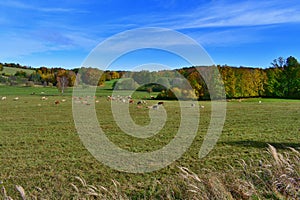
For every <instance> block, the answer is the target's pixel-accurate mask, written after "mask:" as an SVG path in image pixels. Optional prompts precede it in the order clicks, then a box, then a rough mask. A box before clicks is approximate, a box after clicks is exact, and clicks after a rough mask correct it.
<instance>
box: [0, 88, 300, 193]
mask: <svg viewBox="0 0 300 200" xmlns="http://www.w3.org/2000/svg"><path fill="white" fill-rule="evenodd" d="M110 94H111V90H110V84H107V86H106V87H103V88H99V89H98V90H97V93H96V100H98V101H99V103H97V104H95V106H96V111H97V117H98V120H99V123H100V125H101V127H102V129H103V130H104V131H105V133H106V135H107V137H108V138H109V139H110V140H111V141H112V142H114V143H116V144H118V145H119V147H121V148H123V149H126V150H129V151H132V152H147V151H153V150H156V149H160V148H162V147H163V146H164V145H166V144H167V143H168V142H169V141H170V140H171V139H172V138H173V137H174V135H175V134H176V132H177V129H178V123H179V120H180V110H179V104H178V102H177V101H164V108H165V110H166V111H167V114H168V119H167V122H166V125H165V127H164V128H163V129H162V130H161V131H160V132H159V134H157V135H155V136H153V137H151V138H147V139H138V138H134V137H132V136H129V135H126V134H124V133H123V132H122V131H121V130H120V128H118V127H117V125H116V123H115V122H114V119H113V116H112V113H111V110H110V105H111V102H110V101H107V99H106V97H107V95H110ZM124 95H125V93H124ZM150 95H156V94H149V93H147V92H141V91H140V92H135V93H134V94H133V98H134V99H135V100H139V99H142V98H149V97H150ZM2 96H6V97H7V99H6V100H3V101H0V111H1V116H0V152H1V162H0V181H1V185H2V186H5V188H6V190H7V193H8V194H10V196H12V197H13V198H16V197H18V196H19V194H18V192H17V191H16V190H15V185H21V186H22V187H23V188H24V189H25V191H26V193H27V195H28V196H30V195H32V196H36V197H38V198H46V199H62V198H63V199H70V198H75V199H76V198H78V197H79V196H80V195H79V194H78V191H79V190H80V189H78V187H80V186H79V185H80V184H79V185H78V183H80V181H81V182H82V183H81V184H82V185H84V184H85V182H84V180H86V181H87V183H86V184H85V185H87V184H90V185H94V186H97V187H98V188H99V187H103V188H107V189H108V190H111V191H114V192H113V193H114V194H115V195H116V196H114V197H116V198H118V199H120V198H122V197H124V196H126V197H128V198H130V199H156V198H170V199H183V198H187V196H186V195H187V194H186V193H187V189H186V187H185V185H184V184H185V183H184V180H183V179H182V178H180V174H182V170H181V169H186V168H187V169H189V170H191V171H193V172H194V173H196V174H199V176H200V175H201V174H206V173H207V171H211V172H222V173H225V174H226V172H228V170H232V169H237V171H238V170H239V169H240V168H241V164H240V163H241V162H245V163H252V164H253V165H257V166H258V165H259V162H260V160H261V159H262V157H264V154H265V153H266V151H267V147H268V144H271V145H272V146H274V147H276V148H277V150H278V151H279V152H284V151H286V149H287V147H292V148H295V149H299V148H300V136H299V133H300V126H299V124H300V123H299V122H300V109H299V108H300V100H288V99H266V98H264V99H261V98H255V99H243V100H242V101H239V100H231V101H229V102H227V116H226V121H225V125H224V128H223V132H222V135H221V137H220V138H219V140H218V143H217V145H216V146H215V148H214V149H213V150H212V151H211V152H210V153H209V155H208V156H206V157H205V158H203V159H201V160H200V159H199V158H198V152H199V149H200V147H201V144H202V142H203V138H204V136H205V134H206V132H207V128H208V125H209V121H210V114H211V110H210V102H209V101H199V102H198V103H199V105H202V106H203V108H201V109H200V122H199V129H198V132H197V136H196V138H195V139H194V141H193V143H192V145H191V147H190V148H189V149H188V150H187V152H186V153H184V155H183V156H182V157H181V158H180V159H178V160H177V161H175V162H174V163H172V164H171V165H169V166H168V167H166V168H163V169H161V170H159V171H155V172H150V173H144V174H133V173H125V172H119V171H116V170H113V169H111V168H109V167H108V166H106V165H104V164H102V163H100V162H99V161H97V160H96V159H95V158H94V157H93V156H92V155H91V154H90V153H89V151H88V150H86V148H85V147H84V145H83V144H82V142H81V140H80V138H79V136H78V134H77V132H76V129H75V125H74V121H73V116H72V90H71V89H68V90H67V91H66V93H65V94H64V95H63V96H62V95H61V94H60V93H59V92H58V90H57V89H56V88H48V87H14V86H10V87H8V86H0V97H2ZM16 96H18V97H19V100H18V101H13V98H15V97H16ZM42 96H46V97H47V98H48V99H47V100H44V101H43V100H41V97H42ZM62 99H65V100H66V101H65V102H61V103H60V104H58V105H56V104H54V102H55V101H56V100H60V101H61V100H62ZM146 101H147V104H148V105H153V104H155V103H157V100H146ZM259 101H261V103H259ZM87 106H88V105H87ZM148 113H149V109H147V108H145V107H144V108H142V109H140V108H137V107H136V104H132V105H130V114H131V117H132V119H133V120H134V121H135V122H136V123H137V124H140V125H145V124H147V123H149V115H148ZM180 167H181V168H180ZM182 167H183V168H182ZM79 177H81V178H79ZM76 185H77V186H76ZM76 188H77V189H76ZM91 196H93V195H90V196H89V197H91Z"/></svg>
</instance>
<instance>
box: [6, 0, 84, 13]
mask: <svg viewBox="0 0 300 200" xmlns="http://www.w3.org/2000/svg"><path fill="white" fill-rule="evenodd" d="M0 5H1V6H4V7H10V8H13V9H23V10H34V11H38V12H61V13H64V12H86V11H82V10H78V9H74V8H62V7H43V6H38V5H30V4H29V3H24V1H23V2H21V1H16V0H9V1H5V0H4V1H0Z"/></svg>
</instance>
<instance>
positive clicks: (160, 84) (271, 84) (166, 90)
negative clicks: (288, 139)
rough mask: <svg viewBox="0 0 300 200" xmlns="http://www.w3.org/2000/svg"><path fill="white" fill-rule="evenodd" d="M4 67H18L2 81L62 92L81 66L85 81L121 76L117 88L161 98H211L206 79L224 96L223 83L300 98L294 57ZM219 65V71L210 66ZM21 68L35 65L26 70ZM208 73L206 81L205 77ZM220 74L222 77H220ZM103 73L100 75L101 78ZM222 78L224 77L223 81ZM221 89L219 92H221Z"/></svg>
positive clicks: (233, 93)
mask: <svg viewBox="0 0 300 200" xmlns="http://www.w3.org/2000/svg"><path fill="white" fill-rule="evenodd" d="M3 67H16V68H19V69H20V71H17V72H16V73H15V74H14V75H10V76H7V75H5V74H3V73H2V76H0V82H5V81H8V80H10V81H11V82H10V83H13V80H16V78H19V79H22V80H24V81H26V82H27V83H30V84H29V85H34V84H42V85H44V86H56V87H58V88H59V89H60V90H61V91H62V92H64V90H65V88H67V87H72V86H74V83H75V80H76V75H77V74H78V71H79V70H80V77H78V76H77V79H78V80H79V79H80V80H81V81H82V83H84V84H87V85H97V86H102V85H104V84H105V81H110V80H114V79H116V80H119V81H118V82H115V84H114V89H119V90H126V89H138V90H145V91H148V92H152V91H155V92H160V94H159V95H158V98H161V99H176V98H178V97H179V98H180V97H182V98H197V99H200V100H201V99H210V98H211V94H210V91H209V87H208V85H207V82H206V81H207V80H209V82H210V84H211V85H213V88H217V90H216V91H214V95H216V97H214V98H217V97H218V95H219V96H221V95H222V94H221V93H222V91H221V90H220V91H218V88H222V87H221V85H222V84H223V85H224V89H225V95H226V97H227V98H245V97H273V98H274V97H275V98H300V64H299V62H298V60H297V59H296V58H295V57H292V56H290V57H288V58H286V59H284V58H282V57H279V58H277V59H274V60H273V62H272V63H271V66H270V67H269V68H265V69H262V68H250V67H232V66H227V65H222V66H221V65H217V66H198V67H186V68H181V69H176V70H161V71H153V72H149V71H139V72H132V71H101V70H99V69H96V68H91V67H83V68H80V69H79V68H76V69H72V70H67V69H63V68H47V67H40V68H36V69H34V68H31V67H26V66H21V65H19V64H13V63H9V64H8V63H4V64H2V63H0V71H1V70H2V69H3ZM212 68H217V69H218V71H219V73H216V71H213V70H211V69H212ZM22 69H34V71H33V73H31V74H27V73H26V72H24V71H22ZM204 76H205V77H206V81H205V79H204ZM219 76H221V77H219ZM99 77H100V78H99ZM220 80H221V81H220ZM219 93H220V94H219Z"/></svg>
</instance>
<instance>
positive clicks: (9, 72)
mask: <svg viewBox="0 0 300 200" xmlns="http://www.w3.org/2000/svg"><path fill="white" fill-rule="evenodd" d="M17 71H23V72H26V73H27V74H28V75H29V74H32V73H33V72H34V71H35V70H33V69H19V68H14V67H3V71H1V73H5V74H7V75H15V73H16V72H17Z"/></svg>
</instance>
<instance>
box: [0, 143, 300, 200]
mask: <svg viewBox="0 0 300 200" xmlns="http://www.w3.org/2000/svg"><path fill="white" fill-rule="evenodd" d="M267 152H268V154H266V156H264V157H263V158H262V159H261V160H260V161H259V162H257V161H256V162H254V161H252V162H248V163H247V162H245V161H243V160H242V161H241V162H240V166H241V167H240V168H231V169H229V170H227V171H224V172H220V171H216V170H214V171H212V170H210V171H209V170H207V171H205V173H204V172H201V173H199V174H196V173H194V172H192V171H191V170H190V169H188V168H185V167H179V169H180V170H179V177H178V178H177V179H176V178H175V179H174V180H173V179H170V181H169V182H168V181H167V182H160V181H159V180H154V182H153V184H152V185H150V186H149V185H145V187H147V192H146V191H145V193H144V196H142V197H138V198H137V197H134V199H203V200H211V199H212V200H214V199H215V200H222V199H224V200H225V199H226V200H231V199H278V200H279V199H300V153H299V151H298V150H296V149H293V148H289V152H284V153H279V152H278V151H277V149H276V148H274V147H273V146H271V145H269V146H268V150H267ZM70 187H71V188H72V191H73V192H72V194H70V196H71V197H70V198H72V199H80V200H89V199H122V200H127V199H132V197H131V196H130V195H128V194H130V190H131V189H132V188H128V187H129V186H125V187H122V186H121V185H120V183H119V182H117V181H116V180H112V184H111V186H110V187H109V188H106V187H103V186H101V185H100V186H95V185H90V184H88V183H87V182H86V180H85V179H83V178H82V177H75V182H74V183H70ZM16 191H18V196H20V197H21V199H23V200H25V199H40V198H37V196H35V195H33V193H29V194H28V196H26V193H25V190H24V189H23V188H22V187H21V186H16ZM38 191H39V192H41V193H42V192H43V190H42V189H39V190H38ZM128 191H129V193H128ZM126 192H127V195H126ZM132 193H134V192H132ZM0 197H2V198H1V199H5V200H11V199H12V198H11V197H10V196H9V195H8V194H7V191H6V189H5V187H4V186H2V190H1V194H0ZM46 199H51V196H50V197H47V198H46Z"/></svg>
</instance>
